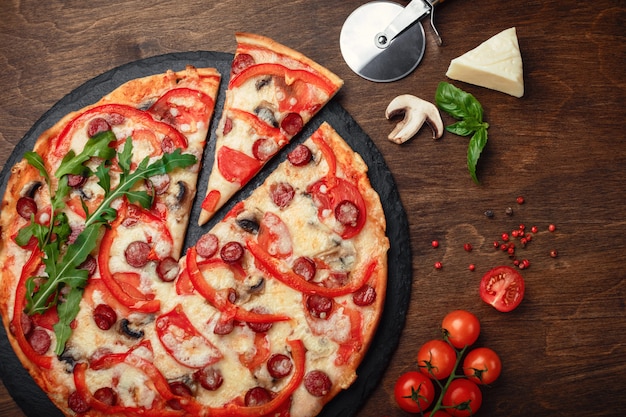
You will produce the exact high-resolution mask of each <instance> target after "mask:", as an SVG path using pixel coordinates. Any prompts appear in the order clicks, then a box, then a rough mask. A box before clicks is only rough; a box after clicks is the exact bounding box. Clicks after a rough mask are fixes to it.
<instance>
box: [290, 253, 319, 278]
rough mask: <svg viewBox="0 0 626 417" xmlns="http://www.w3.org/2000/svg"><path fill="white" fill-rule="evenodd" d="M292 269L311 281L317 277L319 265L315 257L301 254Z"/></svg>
mask: <svg viewBox="0 0 626 417" xmlns="http://www.w3.org/2000/svg"><path fill="white" fill-rule="evenodd" d="M292 270H293V272H295V273H296V274H298V275H300V276H301V277H302V278H304V279H305V280H307V281H311V280H312V279H313V277H315V272H316V270H317V267H316V266H315V262H314V261H313V259H311V258H308V257H306V256H301V257H299V258H297V259H296V260H295V261H294V263H293V267H292Z"/></svg>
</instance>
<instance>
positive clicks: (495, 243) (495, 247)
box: [493, 240, 500, 249]
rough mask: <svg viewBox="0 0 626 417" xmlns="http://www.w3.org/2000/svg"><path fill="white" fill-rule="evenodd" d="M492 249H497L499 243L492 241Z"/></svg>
mask: <svg viewBox="0 0 626 417" xmlns="http://www.w3.org/2000/svg"><path fill="white" fill-rule="evenodd" d="M493 247H494V249H498V248H499V247H500V242H498V241H497V240H494V241H493Z"/></svg>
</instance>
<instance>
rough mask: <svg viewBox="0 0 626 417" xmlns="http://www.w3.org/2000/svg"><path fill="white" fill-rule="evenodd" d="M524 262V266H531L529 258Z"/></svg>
mask: <svg viewBox="0 0 626 417" xmlns="http://www.w3.org/2000/svg"><path fill="white" fill-rule="evenodd" d="M522 264H524V268H529V267H530V261H529V260H528V259H524V260H522Z"/></svg>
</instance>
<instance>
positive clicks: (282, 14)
mask: <svg viewBox="0 0 626 417" xmlns="http://www.w3.org/2000/svg"><path fill="white" fill-rule="evenodd" d="M362 3H363V2H362V1H354V0H351V1H341V2H331V1H316V0H310V1H304V0H295V1H290V2H284V1H279V0H267V1H263V2H242V1H239V0H223V1H200V0H188V1H185V2H178V1H167V0H165V1H160V2H145V1H121V0H117V1H116V0H107V1H102V0H94V1H90V2H80V1H60V0H50V1H47V2H40V1H36V0H8V1H7V0H5V1H3V4H2V18H0V67H1V68H2V69H3V71H1V72H0V91H1V92H2V93H1V96H2V100H0V166H3V165H4V163H5V161H6V159H7V158H8V156H9V155H10V153H11V151H12V149H13V148H14V146H15V145H16V144H17V143H18V142H19V140H20V139H21V138H22V137H23V136H24V134H25V133H26V132H27V131H28V129H29V128H30V127H31V126H32V125H33V124H34V123H35V122H36V121H37V119H38V118H39V117H40V116H41V115H42V114H43V113H44V112H45V111H46V110H47V109H49V108H50V107H51V106H52V105H54V103H56V102H57V101H58V100H59V99H61V98H62V97H63V96H64V95H65V94H67V93H69V92H70V91H72V90H73V89H74V88H76V87H77V86H79V85H81V84H82V83H84V82H85V81H87V80H89V79H91V78H93V77H95V76H97V75H99V74H101V73H103V72H105V71H107V70H109V69H111V68H114V67H116V66H119V65H122V64H125V63H128V62H131V61H134V60H137V59H141V58H145V57H149V56H154V55H159V54H164V53H170V52H180V51H195V50H215V51H224V52H233V51H234V47H235V45H234V36H233V35H234V33H235V32H236V31H250V32H256V33H260V34H263V35H267V36H269V37H273V38H275V39H276V40H278V41H280V42H281V43H284V44H286V45H288V46H291V47H293V48H295V49H298V50H300V51H301V52H302V53H304V54H306V55H308V56H310V57H311V58H313V59H315V60H317V61H319V62H320V63H322V64H323V65H325V66H327V67H329V68H330V69H331V70H332V71H334V72H336V73H337V74H338V75H339V76H341V77H342V78H343V79H344V80H345V87H344V88H343V89H342V91H341V92H340V94H339V95H338V96H337V100H338V101H339V102H340V104H341V105H342V106H344V107H345V108H346V109H347V110H348V111H349V112H350V114H351V115H352V116H353V117H354V118H355V119H356V120H357V122H358V123H359V124H360V126H361V127H362V128H363V129H364V130H365V131H366V132H367V133H368V134H369V135H370V137H371V138H372V140H373V141H374V142H375V143H376V145H377V146H378V148H379V149H380V151H381V152H382V154H383V155H384V158H385V161H386V162H387V164H388V166H389V167H390V169H391V171H392V173H393V175H394V178H395V180H396V182H397V184H398V188H399V191H400V196H401V199H402V204H403V205H404V207H405V209H406V211H407V213H408V216H409V223H410V235H411V249H412V254H413V258H412V263H413V288H412V294H411V297H412V298H411V304H410V308H409V310H408V315H407V323H406V326H405V329H404V331H403V334H402V336H401V339H400V344H399V346H398V349H397V351H396V352H395V354H394V355H393V357H392V358H391V362H390V365H389V367H388V369H387V371H386V372H385V374H384V376H383V379H382V380H381V381H380V383H379V384H378V385H377V387H376V389H375V391H374V392H373V394H372V395H371V397H370V398H369V399H367V400H366V401H365V402H364V403H363V404H362V405H361V408H360V411H359V413H358V415H359V416H368V417H369V416H371V417H379V416H383V415H386V416H403V415H405V414H404V413H403V412H401V411H400V410H399V409H398V408H397V407H396V406H395V405H394V400H393V385H394V382H395V380H396V379H397V378H398V376H399V375H400V374H401V373H402V372H404V371H407V370H410V369H414V368H415V362H414V358H415V354H416V353H417V350H418V348H419V346H420V344H421V343H423V342H425V341H426V340H428V339H431V338H434V337H438V326H439V324H440V322H441V319H442V318H443V316H444V315H445V314H446V313H447V312H448V311H450V310H452V309H458V308H463V309H468V310H470V311H473V312H474V313H475V314H476V315H477V316H478V317H479V318H480V319H481V322H482V329H483V330H482V334H481V337H480V339H479V341H478V344H480V345H483V346H489V347H491V348H493V349H494V350H496V351H497V352H498V353H499V354H500V355H501V358H502V361H503V363H504V370H503V374H502V376H501V378H500V379H499V380H498V381H497V382H496V383H495V384H494V385H493V386H492V387H489V388H487V389H484V390H483V393H484V402H483V407H482V409H481V411H480V413H479V415H483V416H570V415H573V414H575V415H594V416H617V415H625V414H626V396H624V395H623V391H624V389H625V388H626V383H625V382H624V377H623V375H624V372H626V306H625V302H624V301H625V299H626V274H625V273H624V261H625V259H626V258H625V256H624V253H625V252H624V251H625V249H624V248H625V246H626V204H625V202H626V197H625V192H626V169H625V166H626V142H625V139H626V137H625V135H624V128H623V125H624V110H623V103H624V102H626V78H625V77H624V68H626V39H625V36H626V32H624V27H626V26H625V24H626V4H624V2H623V1H621V0H598V1H595V2H577V1H572V0H565V1H553V0H549V1H538V0H532V1H526V2H502V1H498V0H474V1H463V0H449V1H446V2H445V3H443V4H442V5H440V6H438V10H437V16H436V22H437V27H438V30H439V32H440V34H441V36H442V38H443V41H444V44H443V46H442V47H438V46H437V45H436V43H435V41H434V38H433V37H432V36H431V33H430V31H429V29H428V28H426V33H427V45H426V52H425V57H424V60H423V62H422V63H421V65H420V66H419V67H418V68H417V70H416V71H415V72H414V73H412V74H411V75H410V76H408V77H407V78H405V79H403V80H401V81H397V82H394V83H389V84H378V83H372V82H369V81H365V80H363V79H361V78H359V77H358V76H356V75H355V74H353V73H352V72H351V71H350V70H349V69H348V67H347V66H346V65H345V63H344V61H343V59H342V58H341V53H340V51H339V33H340V29H341V25H342V23H343V21H344V20H345V18H346V17H347V16H348V15H349V14H350V13H351V12H352V11H353V10H354V9H355V8H356V7H358V6H359V5H361V4H362ZM403 4H406V2H404V3H403ZM512 26H515V27H516V28H517V33H518V38H519V43H520V47H521V50H522V56H523V61H524V78H525V87H526V93H525V95H524V97H523V98H521V99H516V98H513V97H510V96H507V95H504V94H502V93H498V92H494V91H490V90H487V89H484V88H480V87H475V86H471V85H467V84H463V83H458V82H456V83H455V85H457V86H459V87H461V88H463V89H465V90H466V91H468V92H470V93H472V94H474V95H475V97H476V98H477V99H478V100H479V101H480V102H481V103H482V104H483V107H484V108H485V119H486V121H488V122H489V124H490V128H489V143H488V145H487V147H486V149H485V151H484V153H483V155H482V156H481V158H480V162H479V170H478V176H479V178H480V180H481V183H480V185H475V184H474V183H473V182H472V181H471V180H470V177H469V174H468V173H467V168H466V165H465V158H466V148H467V139H464V138H460V137H457V136H454V135H452V134H449V133H448V134H446V135H444V137H443V138H442V139H440V140H438V141H433V140H432V139H431V137H430V132H429V131H428V129H424V130H422V131H421V132H420V133H419V134H418V135H417V136H416V137H415V138H414V139H412V140H411V141H410V142H407V143H406V144H404V145H402V146H398V145H395V144H392V143H391V142H389V141H387V139H386V136H387V134H388V132H390V131H391V129H392V127H393V124H394V123H395V120H394V121H387V120H386V119H385V117H384V110H385V108H386V106H387V104H388V103H389V101H391V99H393V98H394V97H395V96H396V95H399V94H404V93H409V94H414V95H417V96H420V97H422V98H425V99H428V100H431V101H432V100H434V93H435V90H436V87H437V84H438V83H439V82H440V81H443V80H445V79H446V78H445V72H446V69H447V67H448V64H449V62H450V60H451V59H452V58H455V57H456V56H458V55H461V54H462V53H464V52H466V51H467V50H469V49H472V48H474V47H475V46H476V45H478V44H479V43H481V42H482V41H484V40H485V39H487V38H489V37H491V36H492V35H494V34H496V33H498V32H499V31H501V30H503V29H506V28H509V27H512ZM444 121H445V123H446V124H450V123H452V119H451V118H449V117H448V116H446V115H444ZM520 195H521V196H524V197H525V200H526V202H525V204H523V205H517V204H516V202H515V199H516V197H517V196H520ZM507 207H511V208H512V209H513V211H514V214H513V215H512V216H507V215H506V214H505V210H506V209H507ZM487 209H490V210H493V211H494V213H495V216H494V218H492V219H488V218H486V217H485V216H484V214H483V213H484V211H485V210H487ZM389 221H393V219H389ZM551 223H553V224H556V225H557V230H556V232H554V233H550V232H548V231H547V227H548V225H549V224H551ZM519 224H525V225H526V226H527V227H530V226H531V225H537V227H538V228H539V232H538V233H537V234H536V236H534V239H533V241H532V242H531V243H530V244H529V245H528V246H527V248H526V249H520V250H519V252H518V253H520V256H523V257H525V258H528V259H529V260H530V262H531V266H530V268H529V269H527V270H525V271H523V275H524V277H525V279H526V283H527V294H526V298H525V300H524V302H523V303H522V305H521V306H520V307H519V308H518V309H517V310H515V311H514V312H511V313H508V314H503V313H498V312H497V311H495V310H494V309H492V308H491V307H489V306H487V305H485V304H483V303H482V302H481V301H480V299H479V296H478V282H479V280H480V277H481V276H482V274H483V273H484V272H486V271H487V270H488V269H490V268H491V267H493V266H496V265H498V264H508V263H509V262H510V260H509V259H508V258H507V256H505V255H504V254H503V253H501V252H498V251H496V250H494V249H493V244H492V242H493V241H494V240H496V239H498V238H499V236H500V235H501V233H502V232H505V231H510V230H512V229H513V228H517V227H518V225H519ZM434 239H437V240H439V241H440V247H439V248H438V249H433V248H432V247H431V245H430V242H431V241H432V240H434ZM466 242H470V243H471V244H472V245H473V247H474V249H473V250H472V251H471V252H466V251H464V250H463V244H464V243H466ZM552 249H556V250H558V253H559V256H558V257H557V258H551V257H550V256H549V255H548V253H549V251H550V250H552ZM436 261H441V262H442V263H443V268H442V269H441V270H435V269H434V268H433V264H434V262H436ZM470 263H473V264H475V265H476V271H475V272H470V271H469V270H468V265H469V264H470ZM0 415H3V416H7V417H18V416H20V417H21V416H23V414H22V413H21V411H20V410H19V408H18V407H17V406H16V405H15V403H14V402H13V400H12V399H11V398H10V396H9V395H8V393H7V392H6V390H5V389H4V386H3V385H0Z"/></svg>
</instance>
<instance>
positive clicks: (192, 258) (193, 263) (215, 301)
mask: <svg viewBox="0 0 626 417" xmlns="http://www.w3.org/2000/svg"><path fill="white" fill-rule="evenodd" d="M197 255H198V253H197V252H196V248H195V247H193V246H192V247H191V248H189V249H188V250H187V273H188V274H189V278H190V280H191V282H192V283H193V285H194V287H195V288H196V290H197V291H198V293H200V295H202V296H203V297H204V298H205V299H206V300H207V301H208V302H209V303H210V304H211V305H212V306H213V307H215V308H216V309H218V310H219V311H221V312H223V313H226V314H227V315H228V316H229V317H233V318H234V319H235V320H239V321H243V322H250V323H273V322H276V321H287V320H289V319H290V318H289V317H288V316H284V315H280V314H263V313H255V312H252V311H248V310H245V309H243V308H240V307H239V306H237V305H235V304H233V303H232V302H231V301H230V300H229V299H228V293H227V292H225V291H217V290H216V289H215V288H213V287H212V286H211V285H210V284H209V283H208V282H207V281H206V280H205V279H204V276H203V275H202V272H201V271H200V268H199V266H198V261H197V260H196V257H197ZM209 261H211V260H209ZM208 265H210V266H212V267H227V268H229V267H230V265H228V264H226V263H225V262H222V261H221V260H214V262H213V263H210V264H208Z"/></svg>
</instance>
